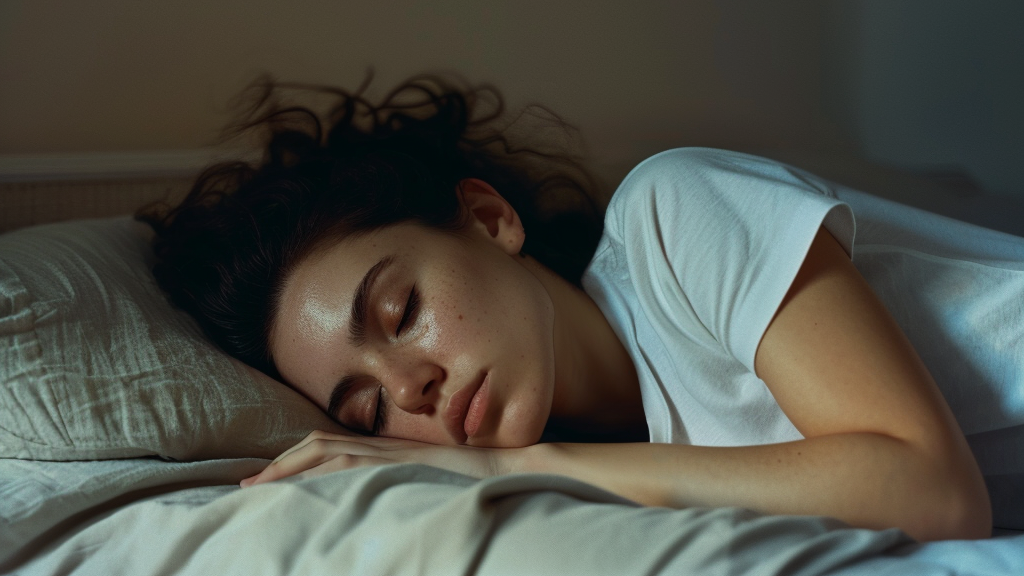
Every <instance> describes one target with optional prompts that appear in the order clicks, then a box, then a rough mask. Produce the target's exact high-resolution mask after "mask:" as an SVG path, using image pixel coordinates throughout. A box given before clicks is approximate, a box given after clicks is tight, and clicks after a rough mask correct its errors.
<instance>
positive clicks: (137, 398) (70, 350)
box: [0, 216, 344, 460]
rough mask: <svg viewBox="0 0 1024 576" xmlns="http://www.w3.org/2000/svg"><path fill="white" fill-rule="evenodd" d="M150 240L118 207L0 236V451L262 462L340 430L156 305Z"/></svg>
mask: <svg viewBox="0 0 1024 576" xmlns="http://www.w3.org/2000/svg"><path fill="white" fill-rule="evenodd" d="M150 235H151V232H150V231H149V228H148V227H147V226H145V225H144V224H140V223H138V222H135V221H133V220H132V219H131V218H130V217H127V216H122V217H116V218H106V219H98V220H80V221H74V222H65V223H60V224H50V225H44V226H37V227H33V228H26V229H22V230H18V231H15V232H10V233H7V234H4V235H2V236H0V457H5V458H22V459H35V460H87V459H105V458H129V457H138V456H153V455H156V456H160V457H163V458H168V459H175V460H196V459H207V458H235V457H262V458H272V457H275V456H277V455H278V454H280V453H281V452H283V451H284V450H286V449H287V448H289V447H291V446H292V445H294V444H295V443H297V442H298V441H299V440H301V439H302V438H303V437H304V436H305V435H306V434H308V433H309V432H310V431H311V430H314V429H323V430H330V431H334V432H344V431H343V430H342V429H341V428H340V427H339V426H338V425H337V424H335V423H334V422H333V421H332V420H330V419H329V418H328V417H327V416H326V415H325V414H324V413H323V412H321V411H320V409H319V408H317V407H316V406H315V405H314V404H313V403H312V402H310V401H309V400H307V399H306V398H304V397H303V396H301V395H300V394H299V393H298V392H295V391H294V390H292V389H290V388H288V387H286V386H285V385H283V384H281V383H279V382H277V381H275V380H273V379H271V378H269V377H267V376H265V375H263V374H262V373H260V372H258V371H256V370H254V369H252V368H249V367H248V366H245V365H244V364H242V363H241V362H239V361H237V360H234V359H233V358H230V357H229V356H228V355H227V354H225V353H224V352H222V351H221V350H219V349H218V348H217V347H216V346H214V345H213V344H212V343H210V342H209V341H208V340H207V339H206V338H205V337H204V335H203V334H202V331H201V330H200V328H199V327H198V324H196V322H195V321H193V320H192V318H191V317H189V316H188V315H187V314H185V313H184V312H181V311H179V310H176V309H174V308H173V307H172V306H171V305H170V304H169V303H168V301H167V300H166V298H165V297H164V295H163V293H162V292H161V290H160V288H159V287H158V286H157V284H156V281H155V280H154V279H153V277H152V274H151V273H150V267H151V265H152V262H153V255H152V252H151V250H150V249H149V244H148V240H149V237H150Z"/></svg>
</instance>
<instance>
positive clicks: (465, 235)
mask: <svg viewBox="0 0 1024 576" xmlns="http://www.w3.org/2000/svg"><path fill="white" fill-rule="evenodd" d="M495 195H496V194H495ZM467 196H468V195H467ZM471 200H472V199H471ZM476 200H481V201H482V202H483V203H484V204H485V205H486V206H491V205H493V204H494V202H492V201H491V200H490V199H489V198H488V197H487V196H486V195H485V196H484V197H482V198H476ZM498 200H500V202H501V203H504V200H501V199H500V196H499V197H498ZM486 206H485V208H486ZM506 206H507V204H506ZM471 208H472V206H471ZM509 210H511V209H510V208H509ZM522 235H523V232H522V227H521V226H520V225H519V221H518V217H516V216H515V213H514V212H512V213H511V217H507V214H506V217H505V219H502V216H501V214H500V213H498V212H495V211H494V210H489V209H487V210H480V211H476V212H474V213H473V219H472V221H471V222H470V224H469V225H467V226H466V228H465V229H463V230H462V231H461V232H459V233H458V234H452V233H445V232H441V231H437V230H433V229H430V228H427V227H424V226H421V225H418V224H411V223H403V224H396V225H393V226H389V227H387V228H385V229H382V230H379V231H376V232H373V233H368V234H364V235H359V236H354V237H349V238H347V239H345V240H342V241H340V242H337V243H336V244H334V245H332V246H330V247H328V248H327V249H326V250H323V251H321V252H319V253H317V254H314V255H313V256H311V257H309V258H307V259H306V260H305V261H303V262H301V263H300V264H299V265H298V266H297V267H296V268H295V270H294V272H293V273H292V274H291V275H290V276H289V278H288V279H287V281H286V283H285V288H284V291H283V294H282V297H281V300H280V307H279V309H278V313H277V315H276V317H275V322H274V327H273V331H272V334H271V338H270V347H271V352H272V354H273V358H274V361H275V363H276V365H277V368H278V370H279V371H280V372H281V375H282V376H283V377H284V379H285V380H286V381H287V382H289V383H290V384H291V385H292V386H294V387H295V388H297V389H298V390H299V391H300V392H302V393H303V394H305V395H306V396H307V397H309V398H310V399H311V400H313V401H314V402H315V403H317V404H318V405H319V406H320V407H321V408H322V409H324V410H325V411H328V412H329V413H330V411H331V410H333V411H334V412H333V414H332V416H334V417H335V418H337V419H338V420H339V421H340V422H341V423H342V424H344V425H345V426H347V427H349V428H351V429H353V430H361V431H366V432H377V433H378V434H380V435H382V436H390V437H395V438H407V439H411V440H418V441H422V442H430V443H434V444H469V445H473V446H489V447H516V446H526V445H530V444H534V443H536V442H537V441H538V440H539V439H540V435H541V432H542V431H543V429H544V425H545V424H546V422H547V419H548V416H549V414H550V411H551V403H552V398H553V393H554V382H555V361H554V343H553V330H554V310H553V306H552V303H551V299H550V297H549V296H548V293H547V291H546V290H545V289H544V287H543V285H542V284H541V283H540V281H539V280H538V279H537V277H536V276H535V275H534V273H533V272H531V271H530V270H529V269H528V268H527V267H526V266H524V262H525V260H524V259H523V258H522V257H520V256H518V252H519V249H520V247H521V246H522ZM375 428H376V430H375Z"/></svg>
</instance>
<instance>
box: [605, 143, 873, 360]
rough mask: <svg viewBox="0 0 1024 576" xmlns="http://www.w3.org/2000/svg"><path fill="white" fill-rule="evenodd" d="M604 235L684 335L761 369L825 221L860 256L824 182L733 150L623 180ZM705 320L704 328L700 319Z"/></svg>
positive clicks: (686, 155) (659, 161) (693, 151)
mask: <svg viewBox="0 0 1024 576" xmlns="http://www.w3.org/2000/svg"><path fill="white" fill-rule="evenodd" d="M606 226H607V228H608V230H607V233H609V234H611V235H613V236H618V237H619V241H621V242H622V243H623V244H624V246H626V250H627V253H628V254H630V257H629V261H630V274H631V275H632V276H633V282H634V283H635V285H636V286H637V288H638V289H639V290H644V291H645V292H647V294H648V295H649V296H650V297H651V298H653V299H654V301H655V302H656V303H657V307H658V308H659V309H660V310H662V311H664V313H665V314H667V315H670V316H672V321H673V322H680V323H687V322H689V324H690V325H689V326H681V328H682V329H683V332H684V333H688V334H691V335H692V334H694V333H700V334H703V335H705V336H707V337H709V338H713V339H714V340H715V341H717V343H718V344H719V345H721V346H722V347H724V348H725V350H726V351H727V352H728V353H729V354H731V355H732V356H733V357H734V358H736V359H737V360H738V361H740V362H741V363H742V364H743V365H744V366H746V368H747V369H748V370H750V371H751V372H753V371H754V355H755V353H756V352H757V347H758V345H759V344H760V341H761V337H762V336H763V335H764V332H765V330H766V329H767V328H768V324H769V323H770V322H771V320H772V318H773V317H774V315H775V312H776V310H778V307H779V304H780V303H781V302H782V299H783V298H784V297H785V295H786V292H787V291H788V290H789V287H790V285H791V284H792V282H793V279H794V278H795V277H796V274H797V272H798V271H799V269H800V266H801V265H802V263H803V260H804V257H805V256H806V254H807V251H808V249H809V248H810V246H811V243H812V241H813V240H814V237H815V235H816V234H817V231H818V229H819V228H820V227H821V226H824V227H825V228H826V229H827V230H828V231H829V232H830V233H831V234H832V235H833V236H834V237H835V238H836V239H837V240H838V241H839V243H840V244H841V245H842V246H843V248H844V249H845V250H846V253H847V254H849V255H851V256H852V254H853V239H854V232H855V225H854V218H853V212H852V210H851V209H850V207H849V206H848V205H846V204H844V203H842V202H840V201H839V200H837V199H836V198H835V193H834V192H833V191H832V190H831V188H830V187H829V185H828V183H827V182H826V181H824V180H821V179H818V178H815V177H814V176H812V175H810V174H808V173H806V172H803V171H800V170H798V169H795V168H792V167H789V166H786V165H784V164H781V163H778V162H775V161H773V160H768V159H765V158H758V157H755V156H749V155H746V154H740V153H736V152H728V151H724V150H713V149H707V148H681V149H676V150H669V151H667V152H663V153H661V154H658V155H656V156H653V157H651V158H649V159H647V160H646V161H644V162H643V163H641V164H640V165H639V166H637V167H636V168H634V169H633V171H632V172H630V174H629V175H628V176H627V177H626V178H625V180H623V183H622V184H621V185H620V187H619V189H618V190H617V191H616V193H615V195H614V196H613V198H612V202H611V204H610V205H609V212H608V219H607V220H606ZM696 323H699V326H696V325H694V324H696Z"/></svg>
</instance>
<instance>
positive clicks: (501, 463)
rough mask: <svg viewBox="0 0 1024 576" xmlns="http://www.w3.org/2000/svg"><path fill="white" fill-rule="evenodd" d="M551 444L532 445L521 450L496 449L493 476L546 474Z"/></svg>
mask: <svg viewBox="0 0 1024 576" xmlns="http://www.w3.org/2000/svg"><path fill="white" fill-rule="evenodd" d="M551 446H552V445H551V444H533V445H531V446H524V447H522V448H498V449H495V450H494V453H493V471H494V475H495V476H497V475H500V474H519V473H529V472H548V471H549V470H548V466H547V462H549V461H550V453H551Z"/></svg>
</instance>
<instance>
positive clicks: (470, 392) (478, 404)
mask: <svg viewBox="0 0 1024 576" xmlns="http://www.w3.org/2000/svg"><path fill="white" fill-rule="evenodd" d="M487 376H488V373H487V372H483V373H481V374H480V378H479V379H477V380H475V381H473V382H471V383H469V384H467V385H465V386H463V387H462V388H461V389H460V390H459V391H458V392H456V393H455V394H453V395H452V397H451V399H449V400H448V406H447V407H446V408H445V409H444V426H445V428H446V429H447V430H448V434H449V435H450V436H451V437H452V438H453V439H455V441H456V442H457V443H459V444H465V443H466V440H467V439H469V436H470V435H469V434H468V433H467V422H466V420H467V416H469V415H470V413H471V412H472V416H473V418H472V419H470V422H469V423H468V424H470V426H468V427H469V432H476V430H477V429H478V428H479V426H480V421H481V420H482V418H483V412H484V410H486V408H487V406H486V402H485V400H486V394H484V395H481V396H482V397H481V398H477V399H476V400H475V401H474V397H475V396H477V392H479V391H480V389H481V388H482V387H483V386H484V384H485V383H486V382H487V380H488V378H487ZM471 404H472V410H471Z"/></svg>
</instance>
